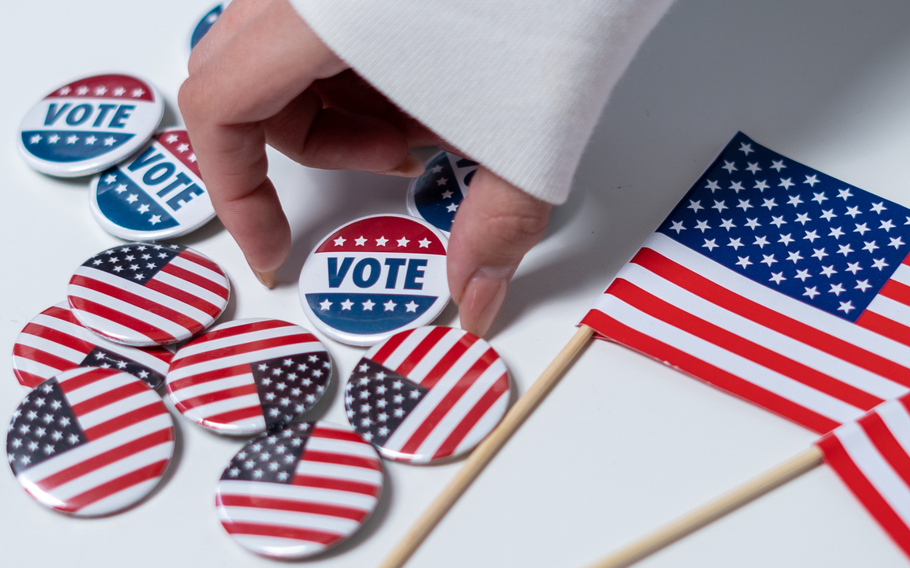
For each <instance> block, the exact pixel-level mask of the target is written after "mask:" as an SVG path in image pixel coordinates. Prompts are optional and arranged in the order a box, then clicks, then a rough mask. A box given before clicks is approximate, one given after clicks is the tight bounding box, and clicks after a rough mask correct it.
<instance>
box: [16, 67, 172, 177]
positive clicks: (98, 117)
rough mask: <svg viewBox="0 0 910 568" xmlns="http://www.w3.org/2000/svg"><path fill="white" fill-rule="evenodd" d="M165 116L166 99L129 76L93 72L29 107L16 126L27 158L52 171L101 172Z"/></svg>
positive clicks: (138, 144) (74, 174)
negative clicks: (20, 122) (95, 73)
mask: <svg viewBox="0 0 910 568" xmlns="http://www.w3.org/2000/svg"><path fill="white" fill-rule="evenodd" d="M162 116H164V99H162V98H161V95H160V94H159V93H158V90H157V89H155V87H154V86H153V85H152V84H151V83H149V82H148V81H143V80H142V79H138V78H136V77H132V76H129V75H96V76H94V77H86V78H84V79H79V80H76V81H73V82H71V83H68V84H66V85H64V86H62V87H60V88H58V89H56V90H55V91H54V92H52V93H51V94H49V95H48V96H46V97H45V98H44V99H43V100H42V101H41V102H39V103H38V104H36V105H35V106H33V107H32V108H31V110H29V111H28V114H26V115H25V118H24V119H23V120H22V124H21V125H20V126H19V151H20V153H21V154H22V156H23V157H24V158H25V161H26V162H27V163H28V164H29V165H30V166H32V167H33V168H35V169H36V170H38V171H39V172H43V173H46V174H49V175H52V176H59V177H77V176H84V175H89V174H93V173H96V172H100V171H101V170H104V169H106V168H108V167H110V166H112V165H114V164H116V163H118V162H120V161H121V160H123V159H125V158H127V157H128V156H130V155H131V154H132V153H133V152H135V151H136V150H138V149H139V148H141V147H142V145H143V144H145V143H146V142H147V141H148V139H149V138H151V137H152V134H154V132H155V129H157V128H158V123H159V122H161V117H162Z"/></svg>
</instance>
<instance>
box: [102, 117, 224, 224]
mask: <svg viewBox="0 0 910 568" xmlns="http://www.w3.org/2000/svg"><path fill="white" fill-rule="evenodd" d="M89 197H90V203H91V209H92V214H93V215H94V216H95V220H97V221H98V223H99V224H100V225H101V226H102V227H103V228H104V230H106V231H107V232H109V233H111V234H112V235H115V236H117V237H120V238H121V239H126V240H129V241H157V240H162V239H170V238H174V237H179V236H181V235H185V234H187V233H189V232H191V231H194V230H196V229H198V228H199V227H201V226H203V225H205V224H206V223H208V222H209V221H210V220H212V218H213V217H215V209H214V208H213V207H212V201H211V200H210V199H209V194H208V191H206V189H205V184H204V183H203V182H202V174H200V173H199V166H198V165H197V164H196V154H195V153H193V147H192V145H191V144H190V138H189V135H188V134H187V132H186V130H184V129H182V128H167V129H165V130H163V131H161V132H159V133H158V134H156V135H155V136H154V137H153V138H152V139H151V140H150V141H149V142H148V143H147V144H146V145H145V146H143V147H142V149H141V150H139V152H137V153H136V154H135V155H134V156H132V157H131V158H129V159H128V160H126V161H124V162H122V163H121V164H119V165H117V166H114V167H112V168H109V169H107V170H105V171H103V172H101V174H99V175H98V176H96V177H95V178H94V179H93V180H92V184H91V192H90V194H89Z"/></svg>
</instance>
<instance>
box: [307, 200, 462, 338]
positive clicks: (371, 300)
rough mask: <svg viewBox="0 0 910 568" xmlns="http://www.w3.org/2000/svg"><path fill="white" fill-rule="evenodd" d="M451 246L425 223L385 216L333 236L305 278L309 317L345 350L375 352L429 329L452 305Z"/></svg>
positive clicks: (353, 224) (313, 254) (312, 257)
mask: <svg viewBox="0 0 910 568" xmlns="http://www.w3.org/2000/svg"><path fill="white" fill-rule="evenodd" d="M446 246H447V241H446V238H445V237H444V236H442V234H441V233H440V232H439V231H437V230H436V229H435V228H434V227H433V226H431V225H430V224H429V223H427V222H426V221H422V220H420V219H414V218H412V217H406V216H403V215H378V216H374V217H364V218H362V219H357V220H356V221H352V222H350V223H348V224H347V225H344V226H343V227H341V228H340V229H337V230H336V231H334V232H333V233H332V234H330V235H329V236H327V237H326V238H325V239H323V240H322V242H320V243H319V245H318V246H317V247H316V248H315V249H314V250H313V252H311V253H310V256H309V257H308V258H307V260H306V262H305V263H304V265H303V269H302V270H301V271H300V301H301V304H303V311H304V313H306V315H307V317H308V318H310V321H311V322H313V325H314V326H316V327H317V329H319V330H320V331H322V332H323V333H325V334H326V335H328V336H329V337H331V338H332V339H335V340H337V341H340V342H342V343H348V344H351V345H373V344H374V343H376V342H378V341H382V340H383V339H385V338H387V337H389V336H390V335H392V334H393V333H395V332H396V331H401V330H403V329H411V328H415V327H420V326H422V325H426V324H428V323H430V322H431V321H433V320H434V319H436V316H438V315H439V314H440V312H442V310H443V309H444V308H445V307H446V304H448V303H449V286H448V282H447V281H446Z"/></svg>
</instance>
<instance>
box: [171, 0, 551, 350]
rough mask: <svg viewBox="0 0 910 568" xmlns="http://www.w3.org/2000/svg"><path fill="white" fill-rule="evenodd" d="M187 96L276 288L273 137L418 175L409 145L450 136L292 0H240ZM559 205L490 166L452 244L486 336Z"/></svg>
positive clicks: (366, 166) (279, 232) (335, 158)
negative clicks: (361, 65) (355, 65)
mask: <svg viewBox="0 0 910 568" xmlns="http://www.w3.org/2000/svg"><path fill="white" fill-rule="evenodd" d="M189 70H190V76H189V79H187V80H186V82H185V83H184V84H183V86H182V87H181V88H180V95H179V104H180V110H181V112H182V114H183V118H184V121H185V123H186V127H187V131H188V132H189V134H190V138H191V140H192V142H193V149H194V151H195V153H196V157H197V160H198V163H199V168H200V170H201V171H202V175H203V178H204V179H205V182H206V186H207V187H208V188H209V191H210V194H211V199H212V204H213V205H214V207H215V211H216V212H217V213H218V216H219V217H220V218H221V221H222V222H223V223H224V226H225V227H226V228H227V230H228V231H229V232H230V233H231V235H232V236H233V237H234V239H235V240H236V241H237V244H238V245H239V246H240V249H241V251H242V252H243V254H244V256H245V257H246V260H247V262H248V263H249V265H250V268H252V270H253V272H254V273H255V274H256V276H257V278H259V280H260V281H261V282H262V283H263V284H265V285H266V286H268V287H273V286H274V285H275V273H276V270H277V269H278V267H279V266H281V264H282V263H283V262H284V260H285V259H286V258H287V255H288V253H289V252H290V247H291V233H290V227H289V226H288V221H287V218H286V217H285V215H284V212H283V211H282V210H281V204H280V203H279V201H278V196H277V194H276V192H275V188H274V186H273V185H272V182H271V181H270V180H269V178H268V176H267V173H268V160H267V158H266V153H265V146H266V144H269V145H271V146H273V147H274V148H276V149H277V150H278V151H280V152H281V153H283V154H285V155H287V156H288V157H290V158H291V159H293V160H295V161H297V162H299V163H301V164H304V165H306V166H310V167H316V168H324V169H355V170H366V171H371V172H377V173H384V174H388V175H403V176H408V177H414V176H417V175H420V174H421V173H423V165H422V164H421V163H420V162H419V161H418V160H417V159H416V158H415V157H414V156H413V155H412V154H410V153H409V148H412V147H417V146H425V145H428V144H437V145H440V146H442V147H447V145H446V143H445V141H443V140H441V139H440V138H439V137H438V136H436V135H435V134H434V133H432V132H431V131H430V130H428V129H427V128H425V127H424V126H422V125H421V124H419V123H418V122H417V121H415V120H414V119H413V118H411V117H409V116H408V115H407V114H405V113H404V112H402V111H401V110H400V109H398V108H397V107H395V105H393V104H392V103H391V102H389V101H388V100H387V99H386V98H385V97H384V96H382V95H381V94H380V93H379V92H378V91H376V90H375V89H373V88H372V87H370V86H369V85H368V84H367V83H366V82H365V81H363V79H361V78H360V77H359V76H357V75H356V74H355V73H354V72H353V71H351V70H350V69H348V66H347V64H346V63H344V62H343V61H342V60H341V59H340V58H338V56H336V55H335V54H334V53H333V52H332V51H331V50H330V49H329V48H328V47H327V46H326V45H325V44H324V43H323V42H322V41H321V40H320V39H319V38H318V37H317V36H316V34H315V33H313V31H312V30H311V29H310V28H309V27H308V26H307V25H306V23H305V22H304V21H303V19H302V18H301V17H300V16H299V15H298V14H297V12H296V11H295V10H294V8H293V7H292V6H291V5H290V4H289V3H288V2H287V0H235V1H234V2H232V3H231V4H230V5H229V6H228V8H227V9H226V10H225V12H224V13H223V14H222V16H221V17H220V18H219V20H218V22H217V23H216V24H215V26H213V28H212V29H211V30H210V31H209V33H208V34H206V36H205V38H204V39H203V40H202V41H201V42H200V43H199V44H198V45H197V46H196V48H195V49H194V50H193V54H192V56H191V58H190V64H189ZM549 212H550V206H549V204H547V203H545V202H543V201H540V200H538V199H536V198H534V197H531V196H529V195H527V194H526V193H524V192H522V191H521V190H520V189H518V188H516V187H515V186H513V185H511V184H509V183H508V182H506V181H505V180H503V179H502V178H500V177H498V176H496V175H495V174H493V173H492V172H490V171H489V170H487V169H485V168H483V167H481V168H479V169H478V171H477V173H476V174H475V175H474V178H473V180H472V183H471V191H470V192H469V193H468V196H467V198H465V200H464V201H462V204H461V207H460V208H459V211H458V213H457V215H456V217H455V222H454V225H453V227H452V236H451V239H450V241H449V253H448V278H449V288H450V290H451V292H452V297H453V299H454V300H455V302H456V303H457V304H458V305H459V307H460V310H461V324H462V327H463V328H464V329H466V330H468V331H470V332H472V333H475V334H477V335H483V334H485V333H486V332H487V331H488V330H489V328H490V326H491V325H492V323H493V320H494V318H495V317H496V315H497V314H498V313H499V310H500V308H501V307H502V303H503V300H504V299H505V294H506V290H507V288H508V281H509V279H510V278H511V276H512V274H513V273H514V272H515V269H516V268H517V267H518V264H519V262H520V261H521V259H522V257H523V256H524V255H525V253H527V251H528V250H530V249H531V247H533V246H534V245H535V244H536V243H537V241H539V240H540V238H541V237H542V236H543V233H544V231H545V229H546V226H547V222H548V220H549Z"/></svg>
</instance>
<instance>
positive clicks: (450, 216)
mask: <svg viewBox="0 0 910 568" xmlns="http://www.w3.org/2000/svg"><path fill="white" fill-rule="evenodd" d="M476 171H477V162H474V161H471V160H469V159H467V158H462V157H460V156H456V155H455V154H451V153H449V152H445V151H443V152H439V153H438V154H436V155H434V156H433V157H432V158H430V159H429V160H428V161H427V162H426V172H425V173H424V174H423V175H422V176H420V177H418V178H414V179H413V180H411V185H409V186H408V213H410V214H411V215H414V216H415V217H420V218H421V219H423V220H425V221H429V222H430V223H431V224H432V225H433V226H434V227H436V228H437V229H439V230H440V231H443V232H444V233H445V235H446V236H448V235H449V232H450V231H451V230H452V221H453V220H454V219H455V213H456V212H457V211H458V206H459V205H461V200H462V199H464V197H465V195H467V194H468V185H469V184H470V183H471V178H473V177H474V172H476Z"/></svg>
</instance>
